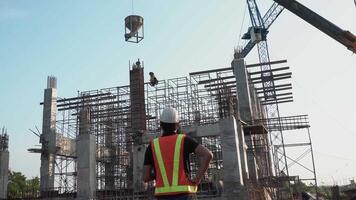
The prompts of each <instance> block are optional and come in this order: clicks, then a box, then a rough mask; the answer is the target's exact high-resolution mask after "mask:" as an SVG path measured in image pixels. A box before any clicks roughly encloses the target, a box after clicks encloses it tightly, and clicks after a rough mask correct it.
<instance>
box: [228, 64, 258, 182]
mask: <svg viewBox="0 0 356 200" xmlns="http://www.w3.org/2000/svg"><path fill="white" fill-rule="evenodd" d="M231 67H232V68H233V70H234V74H235V77H236V89H237V98H238V110H239V114H240V118H241V120H242V121H245V122H250V121H252V119H253V117H252V106H251V99H250V97H251V95H250V88H249V83H248V74H247V70H246V65H245V61H244V59H243V58H235V59H234V60H233V61H232V62H231ZM247 137H248V138H247V139H246V140H245V142H246V144H247V147H248V149H247V165H248V172H249V178H250V180H252V181H256V180H257V178H258V177H257V165H256V159H255V156H254V152H253V143H252V141H253V138H252V137H251V136H250V135H249V136H247ZM241 145H243V144H241Z"/></svg>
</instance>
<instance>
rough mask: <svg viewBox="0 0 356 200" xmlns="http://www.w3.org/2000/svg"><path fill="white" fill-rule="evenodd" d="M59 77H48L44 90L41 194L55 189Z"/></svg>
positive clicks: (41, 139)
mask: <svg viewBox="0 0 356 200" xmlns="http://www.w3.org/2000/svg"><path fill="white" fill-rule="evenodd" d="M56 87H57V79H56V78H55V77H48V78H47V89H45V90H44V100H43V122H42V135H41V138H40V142H41V143H42V151H43V153H42V154H41V169H40V191H41V196H46V195H47V193H48V192H49V191H51V190H53V189H54V167H55V166H54V165H55V153H56V115H57V88H56Z"/></svg>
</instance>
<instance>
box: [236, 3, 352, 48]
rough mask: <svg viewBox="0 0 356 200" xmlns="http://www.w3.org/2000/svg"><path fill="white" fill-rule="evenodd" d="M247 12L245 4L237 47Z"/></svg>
mask: <svg viewBox="0 0 356 200" xmlns="http://www.w3.org/2000/svg"><path fill="white" fill-rule="evenodd" d="M355 1H356V0H355ZM246 10H247V3H246V4H245V9H244V15H243V18H242V23H241V27H240V33H239V41H238V42H237V47H239V46H240V42H241V33H242V28H243V26H244V24H245V18H246Z"/></svg>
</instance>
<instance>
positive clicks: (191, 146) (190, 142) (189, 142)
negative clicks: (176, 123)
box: [184, 136, 199, 154]
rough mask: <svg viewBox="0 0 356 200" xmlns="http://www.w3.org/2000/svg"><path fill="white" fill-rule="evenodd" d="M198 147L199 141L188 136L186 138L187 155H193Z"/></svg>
mask: <svg viewBox="0 0 356 200" xmlns="http://www.w3.org/2000/svg"><path fill="white" fill-rule="evenodd" d="M198 145H199V143H198V142H197V141H195V140H194V139H193V138H191V137H189V136H186V137H185V138H184V151H185V152H186V153H187V154H190V153H193V152H194V151H195V149H196V148H197V146H198Z"/></svg>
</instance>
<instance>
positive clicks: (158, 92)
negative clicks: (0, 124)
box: [0, 0, 356, 200]
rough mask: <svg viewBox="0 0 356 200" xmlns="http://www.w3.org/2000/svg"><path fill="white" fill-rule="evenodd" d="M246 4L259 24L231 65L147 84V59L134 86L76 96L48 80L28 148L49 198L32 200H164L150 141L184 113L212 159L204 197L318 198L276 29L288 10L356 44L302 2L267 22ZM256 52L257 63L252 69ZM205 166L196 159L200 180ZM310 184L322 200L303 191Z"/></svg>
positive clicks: (129, 21)
mask: <svg viewBox="0 0 356 200" xmlns="http://www.w3.org/2000/svg"><path fill="white" fill-rule="evenodd" d="M247 5H248V9H249V14H250V19H251V24H252V26H251V27H250V28H249V30H247V32H246V34H245V35H244V36H243V39H246V40H247V41H249V42H248V43H247V45H246V46H244V47H238V48H236V49H235V50H234V51H233V52H232V53H233V57H234V59H233V60H232V61H231V66H227V67H225V68H217V69H210V70H204V71H191V72H187V73H186V75H185V76H182V77H175V78H170V79H160V80H157V79H156V78H155V77H154V74H153V73H152V74H150V75H151V79H150V80H149V81H147V80H146V81H145V74H148V72H145V71H144V69H145V68H144V61H142V60H140V59H138V60H135V61H134V62H133V63H130V64H129V66H128V67H129V70H128V71H127V72H126V76H129V83H127V85H120V86H114V87H110V88H102V89H95V88H94V89H93V90H89V91H78V94H77V95H76V96H69V97H67V96H66V97H62V96H60V97H59V96H58V90H60V89H61V88H57V81H58V82H60V81H61V80H60V79H58V80H57V78H56V77H55V76H48V78H47V87H46V88H45V89H44V96H43V101H42V102H40V105H41V106H43V116H42V129H41V130H42V131H39V132H38V136H39V142H40V146H37V147H36V146H32V147H29V149H28V151H29V152H30V153H38V154H40V155H41V167H40V195H39V196H34V197H27V198H26V199H107V200H111V199H112V200H114V199H155V197H154V195H153V193H154V183H153V182H151V183H149V184H145V183H144V182H143V162H144V155H145V151H146V148H147V146H148V144H149V142H150V141H151V140H152V139H154V138H157V137H159V136H160V134H161V127H160V113H161V111H162V110H163V109H164V108H166V107H173V108H175V109H176V110H177V111H178V112H179V115H180V129H179V130H180V131H181V132H183V133H184V134H186V135H188V136H190V137H192V138H194V139H195V140H196V141H198V143H200V144H202V145H203V146H205V147H207V148H208V149H209V150H210V151H211V152H212V153H213V160H212V161H211V163H210V165H209V168H208V171H207V173H206V174H205V176H204V178H203V180H202V182H201V183H200V184H199V186H198V192H197V194H196V198H197V199H207V200H209V199H210V200H213V199H239V200H240V199H246V200H247V199H249V200H264V199H266V200H268V199H271V200H272V199H273V200H284V199H319V197H318V191H317V186H318V185H317V172H316V166H315V163H314V154H313V145H312V139H311V136H312V133H311V132H310V130H309V128H310V123H309V118H308V114H306V113H295V114H294V115H284V114H283V110H281V109H280V105H281V104H288V103H291V102H293V92H292V89H293V87H292V83H291V78H292V72H291V71H290V67H289V66H288V63H287V59H285V60H270V58H269V52H268V46H267V40H266V37H267V33H268V28H269V27H270V26H271V24H272V23H273V22H274V20H275V19H276V18H277V17H278V16H279V14H280V13H281V12H282V11H283V10H285V9H287V10H289V11H291V12H292V13H294V14H296V15H298V16H299V17H301V18H302V19H304V20H305V21H307V22H308V23H310V24H312V25H314V26H315V27H316V28H318V29H319V30H321V31H322V32H324V33H326V34H327V35H329V36H330V37H332V38H333V39H335V40H337V41H338V42H340V43H342V44H343V45H344V46H346V47H347V48H348V49H349V50H351V51H352V52H354V53H355V52H356V37H355V36H354V35H353V34H352V33H350V32H348V31H344V30H342V29H340V28H338V27H337V26H336V25H334V24H332V23H331V22H329V21H327V20H326V19H324V18H322V17H321V16H319V15H318V14H316V13H314V12H313V11H311V10H310V9H308V8H306V7H305V6H303V5H301V4H300V3H298V2H297V1H295V0H275V1H274V2H273V5H272V6H271V8H270V9H269V10H268V11H267V12H266V14H265V15H261V14H260V11H259V10H258V6H257V4H256V2H255V0H247ZM284 12H288V11H284ZM124 36H125V40H126V41H127V42H133V43H139V42H140V41H141V40H142V39H144V34H143V17H140V16H138V15H131V16H128V17H127V18H126V19H125V35H124ZM254 46H257V48H258V53H259V54H258V55H259V57H258V58H256V60H258V61H256V62H255V63H247V62H246V61H245V59H244V58H245V56H246V55H247V54H248V53H249V52H250V51H251V50H252V48H254ZM123 74H124V73H123ZM73 91H76V88H74V87H73ZM296 135H298V140H296V139H295V138H296ZM8 140H9V139H8V136H7V135H6V132H5V130H3V131H2V135H1V136H0V159H1V166H0V175H1V176H0V183H1V184H2V186H3V187H0V199H2V198H3V199H5V198H6V195H5V194H6V185H7V184H6V182H7V179H8V177H7V175H6V174H7V172H6V171H7V168H8V165H9V164H8V160H9V153H8V150H7V149H8ZM10 140H11V138H10ZM34 145H35V144H34ZM198 165H199V162H198V160H197V159H196V158H195V157H194V155H192V156H191V164H190V168H191V172H192V174H191V175H192V176H193V177H194V176H195V174H196V171H197V169H198ZM301 183H303V184H305V185H307V186H308V187H309V188H312V190H314V193H313V194H314V195H312V194H310V193H306V192H305V191H300V190H298V187H296V186H297V185H299V184H301ZM1 195H2V196H1ZM306 196H307V197H306Z"/></svg>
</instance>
